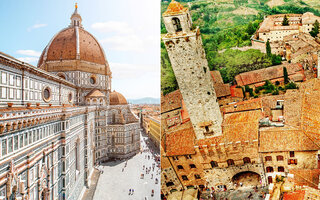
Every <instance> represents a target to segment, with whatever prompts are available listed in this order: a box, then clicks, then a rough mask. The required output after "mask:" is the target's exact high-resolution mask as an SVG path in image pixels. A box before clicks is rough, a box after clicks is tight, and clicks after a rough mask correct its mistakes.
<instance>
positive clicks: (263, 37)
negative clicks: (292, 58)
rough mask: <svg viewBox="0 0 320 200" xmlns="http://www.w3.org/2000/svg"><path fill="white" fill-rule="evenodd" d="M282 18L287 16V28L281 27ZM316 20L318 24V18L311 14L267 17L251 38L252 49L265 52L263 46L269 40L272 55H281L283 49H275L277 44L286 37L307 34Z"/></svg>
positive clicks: (319, 20)
mask: <svg viewBox="0 0 320 200" xmlns="http://www.w3.org/2000/svg"><path fill="white" fill-rule="evenodd" d="M284 16H287V18H288V20H289V25H288V26H282V22H283V18H284ZM316 20H318V22H320V17H319V16H316V15H314V14H313V13H311V12H306V13H304V14H277V15H269V16H267V17H266V18H265V19H264V20H263V22H262V23H261V24H260V27H259V29H258V30H257V31H256V33H255V34H254V35H253V36H252V38H251V42H252V47H253V48H255V49H261V50H265V48H266V46H265V44H266V42H267V41H268V40H269V41H270V43H272V44H271V46H273V45H274V47H272V50H273V53H277V54H281V53H282V51H283V50H284V49H283V47H278V48H279V49H276V46H277V45H276V43H277V42H279V41H282V40H283V39H284V37H285V36H288V35H292V34H299V33H307V34H309V32H310V31H311V30H312V28H313V24H314V23H315V21H316ZM281 50H282V51H281Z"/></svg>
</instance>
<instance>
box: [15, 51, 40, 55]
mask: <svg viewBox="0 0 320 200" xmlns="http://www.w3.org/2000/svg"><path fill="white" fill-rule="evenodd" d="M17 54H21V55H25V56H35V57H40V55H41V52H39V51H34V50H18V51H17Z"/></svg>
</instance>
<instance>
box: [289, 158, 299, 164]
mask: <svg viewBox="0 0 320 200" xmlns="http://www.w3.org/2000/svg"><path fill="white" fill-rule="evenodd" d="M293 164H294V165H296V164H298V160H297V159H289V160H288V165H293Z"/></svg>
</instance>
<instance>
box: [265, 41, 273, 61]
mask: <svg viewBox="0 0 320 200" xmlns="http://www.w3.org/2000/svg"><path fill="white" fill-rule="evenodd" d="M266 52H267V56H268V57H269V58H271V57H272V53H271V46H270V42H269V40H268V41H267V44H266Z"/></svg>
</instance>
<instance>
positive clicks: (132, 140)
mask: <svg viewBox="0 0 320 200" xmlns="http://www.w3.org/2000/svg"><path fill="white" fill-rule="evenodd" d="M133 142H134V133H132V135H131V143H132V144H133Z"/></svg>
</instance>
